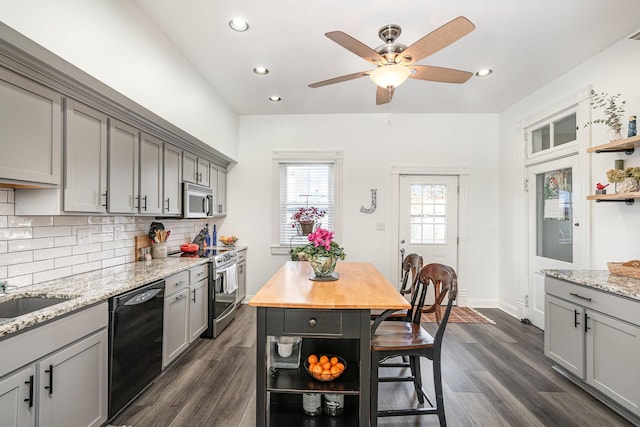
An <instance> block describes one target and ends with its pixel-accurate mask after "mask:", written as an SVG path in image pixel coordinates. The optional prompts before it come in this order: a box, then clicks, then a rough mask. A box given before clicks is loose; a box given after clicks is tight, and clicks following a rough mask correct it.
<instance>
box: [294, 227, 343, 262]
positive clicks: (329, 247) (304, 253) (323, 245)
mask: <svg viewBox="0 0 640 427" xmlns="http://www.w3.org/2000/svg"><path fill="white" fill-rule="evenodd" d="M333 234H334V233H333V231H329V230H325V229H324V228H318V229H316V231H314V232H313V233H309V234H308V235H307V238H308V239H309V243H307V244H306V245H304V246H297V247H295V248H293V249H291V251H290V253H291V259H292V260H294V261H297V260H299V259H301V258H302V259H311V258H312V257H313V256H314V255H320V256H327V257H329V256H330V257H335V258H339V259H345V257H346V256H347V254H346V253H344V249H343V248H342V247H341V246H340V245H339V244H338V243H337V242H334V241H333Z"/></svg>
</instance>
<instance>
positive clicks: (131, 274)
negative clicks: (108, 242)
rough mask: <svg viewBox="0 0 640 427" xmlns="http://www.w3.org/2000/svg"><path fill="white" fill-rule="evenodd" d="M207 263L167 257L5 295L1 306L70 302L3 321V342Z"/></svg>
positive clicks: (0, 334)
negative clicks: (22, 300)
mask: <svg viewBox="0 0 640 427" xmlns="http://www.w3.org/2000/svg"><path fill="white" fill-rule="evenodd" d="M207 262H209V259H208V258H190V257H184V258H180V257H168V258H164V259H154V260H151V261H138V262H133V263H128V264H123V265H118V266H114V267H108V268H104V269H101V270H95V271H90V272H87V273H82V274H77V275H74V276H69V277H63V278H60V279H55V280H50V281H48V282H43V283H39V284H36V285H31V286H25V287H21V288H19V289H17V290H14V291H9V292H8V293H7V294H6V295H0V302H2V301H6V300H10V299H15V298H18V297H33V296H36V297H37V296H46V297H49V298H71V299H69V301H65V302H62V303H60V304H56V305H53V306H50V307H47V308H43V309H41V310H37V311H33V312H31V313H28V314H25V315H22V316H19V317H15V318H13V319H9V320H3V321H2V322H3V323H0V340H1V339H4V338H7V337H8V336H10V335H12V334H14V333H16V332H19V331H22V330H24V329H26V328H29V327H32V326H36V325H38V324H41V323H44V322H47V321H49V320H51V319H54V318H56V317H59V316H62V315H65V314H68V313H71V312H73V311H75V310H79V309H82V308H84V307H87V306H90V305H92V304H96V303H99V302H102V301H106V300H107V299H109V298H111V297H112V296H115V295H119V294H122V293H124V292H127V291H130V290H132V289H135V288H139V287H140V286H143V285H145V284H147V283H151V282H154V281H156V280H160V279H163V278H165V277H167V276H171V275H172V274H175V273H178V272H180V271H183V270H187V269H189V268H191V267H193V266H196V265H200V264H205V263H207Z"/></svg>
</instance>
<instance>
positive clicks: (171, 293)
mask: <svg viewBox="0 0 640 427" xmlns="http://www.w3.org/2000/svg"><path fill="white" fill-rule="evenodd" d="M188 346H189V272H188V271H183V272H180V273H177V274H174V275H172V276H169V277H167V278H166V279H165V297H164V320H163V332H162V367H163V368H164V367H166V366H168V365H169V364H170V363H171V362H173V361H174V360H175V359H176V358H177V357H178V356H179V355H180V353H182V352H183V351H184V350H186V348H187V347H188Z"/></svg>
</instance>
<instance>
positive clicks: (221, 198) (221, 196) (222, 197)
mask: <svg viewBox="0 0 640 427" xmlns="http://www.w3.org/2000/svg"><path fill="white" fill-rule="evenodd" d="M210 171H211V172H210V177H209V180H210V184H211V188H212V189H213V197H215V204H214V206H213V216H225V215H226V214H227V171H226V170H224V169H222V168H220V167H219V166H216V165H214V164H213V163H212V164H211V168H210Z"/></svg>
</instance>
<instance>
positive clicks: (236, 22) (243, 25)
mask: <svg viewBox="0 0 640 427" xmlns="http://www.w3.org/2000/svg"><path fill="white" fill-rule="evenodd" d="M229 26H230V27H231V29H232V30H235V31H247V30H248V29H249V23H248V22H247V21H245V19H244V18H240V17H237V18H233V19H232V20H231V21H229Z"/></svg>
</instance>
